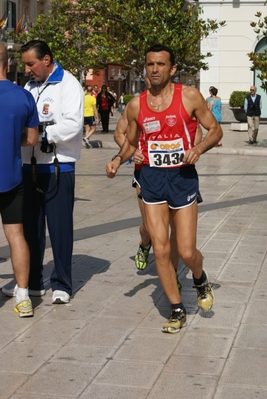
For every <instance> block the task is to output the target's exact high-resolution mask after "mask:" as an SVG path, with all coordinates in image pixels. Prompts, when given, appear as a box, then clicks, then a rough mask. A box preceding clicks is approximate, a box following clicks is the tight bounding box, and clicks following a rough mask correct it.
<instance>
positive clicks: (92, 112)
mask: <svg viewBox="0 0 267 399" xmlns="http://www.w3.org/2000/svg"><path fill="white" fill-rule="evenodd" d="M92 91H93V88H92V86H86V94H85V97H84V126H85V137H84V138H83V141H84V143H85V146H86V148H92V145H91V144H90V143H89V139H90V137H91V136H92V135H93V134H94V133H95V131H96V125H97V124H98V123H99V119H98V112H97V108H96V98H95V97H93V96H92Z"/></svg>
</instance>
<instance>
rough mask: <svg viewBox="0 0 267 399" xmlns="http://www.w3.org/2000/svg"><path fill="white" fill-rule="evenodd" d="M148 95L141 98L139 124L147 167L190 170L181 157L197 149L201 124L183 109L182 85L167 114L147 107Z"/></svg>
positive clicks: (176, 90)
mask: <svg viewBox="0 0 267 399" xmlns="http://www.w3.org/2000/svg"><path fill="white" fill-rule="evenodd" d="M147 95H148V91H145V92H143V93H141V94H140V97H139V98H140V111H139V115H138V121H137V122H138V127H139V129H140V131H141V132H142V134H143V137H142V139H143V143H142V152H143V155H144V161H143V164H146V165H150V166H153V167H163V168H179V167H181V166H186V164H184V163H182V157H181V155H182V154H184V152H185V151H186V150H188V149H190V148H192V147H194V140H195V135H196V129H197V121H196V120H195V119H192V118H191V117H190V116H189V115H188V113H187V111H186V110H185V108H184V106H183V103H182V85H181V84H174V93H173V98H172V102H171V104H170V106H169V107H168V108H167V109H165V110H164V111H159V112H155V111H153V110H151V109H150V108H149V107H148V105H147V101H146V99H147Z"/></svg>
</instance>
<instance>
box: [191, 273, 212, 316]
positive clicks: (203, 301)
mask: <svg viewBox="0 0 267 399" xmlns="http://www.w3.org/2000/svg"><path fill="white" fill-rule="evenodd" d="M205 274H206V280H205V281H204V283H202V284H201V285H194V286H193V288H196V290H197V301H198V305H199V307H200V308H201V309H202V310H203V311H204V312H207V311H208V310H210V309H211V308H212V305H213V302H214V293H213V291H212V289H211V285H210V283H209V280H208V276H207V273H205Z"/></svg>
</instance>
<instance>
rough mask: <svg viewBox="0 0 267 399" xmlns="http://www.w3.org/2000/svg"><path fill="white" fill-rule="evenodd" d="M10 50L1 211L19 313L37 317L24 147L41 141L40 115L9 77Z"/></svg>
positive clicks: (1, 92)
mask: <svg viewBox="0 0 267 399" xmlns="http://www.w3.org/2000/svg"><path fill="white" fill-rule="evenodd" d="M7 67H8V52H7V49H6V48H5V46H3V45H2V44H1V45H0V103H1V107H0V120H1V127H0V148H1V157H0V214H1V218H2V223H3V229H4V233H5V236H6V238H7V241H8V244H9V246H10V252H11V262H12V266H13V270H14V274H15V278H16V282H17V291H16V306H15V308H14V310H15V312H17V313H18V314H19V316H20V317H28V316H33V308H32V302H31V300H30V298H29V290H28V280H29V270H30V262H29V258H30V256H29V249H28V245H27V243H26V240H25V238H24V233H23V227H22V226H23V225H22V222H23V192H24V190H23V183H22V161H21V146H32V145H35V144H36V143H37V142H38V125H39V118H38V113H37V108H36V105H35V101H34V98H33V96H32V95H31V93H29V92H27V91H26V90H25V89H23V88H22V87H19V86H17V85H15V84H14V83H12V82H11V81H9V80H7V78H6V72H7Z"/></svg>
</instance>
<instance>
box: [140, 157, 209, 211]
mask: <svg viewBox="0 0 267 399" xmlns="http://www.w3.org/2000/svg"><path fill="white" fill-rule="evenodd" d="M140 184H141V195H142V199H143V201H144V202H145V203H146V204H164V203H168V205H169V207H170V208H172V209H179V208H185V207H187V206H189V205H192V204H193V203H194V202H195V201H198V202H202V198H201V195H200V192H199V184H198V175H197V171H196V169H195V166H194V165H190V166H185V167H182V168H156V167H149V166H148V165H145V166H143V168H142V170H141V175H140Z"/></svg>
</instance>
